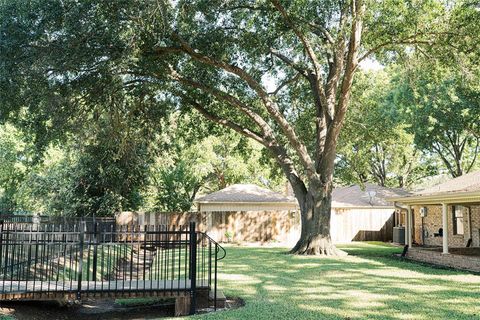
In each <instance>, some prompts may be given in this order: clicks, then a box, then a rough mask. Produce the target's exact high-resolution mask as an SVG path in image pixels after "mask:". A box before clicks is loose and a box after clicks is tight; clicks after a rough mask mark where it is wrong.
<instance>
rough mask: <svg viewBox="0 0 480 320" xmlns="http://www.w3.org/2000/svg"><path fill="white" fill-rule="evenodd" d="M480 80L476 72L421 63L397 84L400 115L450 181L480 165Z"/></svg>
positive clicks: (402, 75) (422, 147) (396, 93)
mask: <svg viewBox="0 0 480 320" xmlns="http://www.w3.org/2000/svg"><path fill="white" fill-rule="evenodd" d="M479 78H480V73H479V72H478V67H477V68H469V69H468V71H466V72H464V71H463V70H462V69H461V68H458V67H457V66H455V67H453V66H445V65H444V64H441V63H435V62H432V61H431V59H423V60H422V61H414V64H413V65H412V66H411V69H406V70H404V71H403V72H402V73H401V74H399V77H398V78H397V79H396V80H395V87H396V90H395V92H392V95H393V98H392V99H393V103H394V104H395V105H396V106H397V111H396V112H397V114H398V115H399V116H403V117H404V118H405V119H406V122H407V123H408V125H409V131H410V132H411V133H412V134H414V136H415V143H416V144H417V145H418V147H419V148H420V149H421V150H423V151H424V152H427V153H432V154H435V155H436V156H438V157H439V158H440V159H441V160H442V163H443V165H444V167H445V168H446V169H447V170H448V173H449V174H450V175H451V176H452V177H458V176H461V175H462V174H464V173H468V172H470V171H471V170H472V169H473V168H475V165H476V163H477V157H478V152H479V147H480V139H479V138H480V137H479V136H478V135H476V134H475V132H476V131H477V130H478V127H479V126H480V103H479V101H480V100H479V97H480V90H479V89H480V85H479V82H478V79H479Z"/></svg>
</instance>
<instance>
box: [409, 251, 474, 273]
mask: <svg viewBox="0 0 480 320" xmlns="http://www.w3.org/2000/svg"><path fill="white" fill-rule="evenodd" d="M407 258H409V259H412V260H416V261H421V262H427V263H431V264H436V265H441V266H446V267H450V268H456V269H463V270H469V271H474V272H480V257H478V256H464V255H456V254H442V253H441V252H439V251H433V250H428V249H419V248H410V249H409V250H408V253H407Z"/></svg>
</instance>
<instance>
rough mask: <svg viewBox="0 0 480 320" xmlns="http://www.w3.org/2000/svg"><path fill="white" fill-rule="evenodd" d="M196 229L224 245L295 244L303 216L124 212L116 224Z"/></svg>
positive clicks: (262, 213)
mask: <svg viewBox="0 0 480 320" xmlns="http://www.w3.org/2000/svg"><path fill="white" fill-rule="evenodd" d="M190 222H195V223H196V224H197V228H198V229H199V230H201V231H203V232H206V233H208V234H209V235H210V236H211V237H212V238H213V239H214V240H215V241H221V242H229V241H235V242H267V241H279V242H292V241H295V240H297V239H298V236H299V234H300V233H299V232H300V215H299V213H298V212H297V211H258V212H257V211H247V212H183V213H182V212H173V213H141V212H122V213H121V214H120V215H118V216H117V224H119V225H128V224H139V225H144V224H150V225H157V224H161V225H183V224H185V223H190Z"/></svg>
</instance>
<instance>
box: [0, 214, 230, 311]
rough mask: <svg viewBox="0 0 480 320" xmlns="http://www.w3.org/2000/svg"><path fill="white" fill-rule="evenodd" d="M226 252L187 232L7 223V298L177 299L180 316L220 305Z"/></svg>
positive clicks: (3, 249) (2, 286) (1, 247)
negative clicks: (220, 265)
mask: <svg viewBox="0 0 480 320" xmlns="http://www.w3.org/2000/svg"><path fill="white" fill-rule="evenodd" d="M225 253H226V252H225V250H224V249H223V248H222V247H221V246H220V245H219V244H218V243H216V242H215V241H214V240H212V239H211V238H210V237H209V236H208V235H207V234H205V233H202V232H198V231H196V230H195V224H194V223H191V224H190V225H189V226H187V227H176V228H175V227H166V226H141V227H140V226H131V225H130V226H122V227H116V226H115V225H114V224H111V223H107V224H102V223H97V222H94V223H87V222H86V221H80V222H79V223H62V224H46V223H33V222H18V221H14V222H9V221H0V301H1V300H3V301H5V300H9V301H11V300H20V301H24V300H51V299H56V300H78V301H81V300H82V299H84V298H86V297H91V298H122V297H146V296H156V297H165V298H174V299H175V300H176V304H175V306H176V311H175V312H176V314H177V315H184V314H193V313H195V312H196V309H197V308H198V307H209V306H212V307H214V308H215V309H216V308H217V303H218V301H219V299H218V290H217V271H218V261H219V260H221V259H223V258H224V257H225Z"/></svg>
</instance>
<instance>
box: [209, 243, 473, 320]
mask: <svg viewBox="0 0 480 320" xmlns="http://www.w3.org/2000/svg"><path fill="white" fill-rule="evenodd" d="M368 247H369V246H368V245H367V246H366V247H365V248H363V247H362V248H360V249H361V250H360V249H359V250H354V249H355V246H352V248H351V249H348V248H347V249H346V250H347V251H351V252H353V251H355V254H354V255H351V256H349V257H345V258H321V257H302V256H293V255H285V254H283V253H284V251H285V250H284V249H268V248H230V250H229V255H228V258H227V259H226V260H225V261H224V262H223V263H222V265H221V269H220V270H221V275H220V278H221V282H220V285H221V287H222V289H224V290H225V291H226V293H227V294H228V295H238V296H241V297H243V298H245V300H246V307H245V308H241V309H238V310H235V311H228V312H226V313H223V314H222V316H221V317H220V318H219V319H235V318H236V319H238V318H245V319H247V318H251V319H273V318H276V319H365V318H368V319H405V318H410V319H447V318H448V319H475V318H480V316H479V314H480V307H479V306H478V297H479V292H480V277H478V276H475V275H471V274H468V273H463V272H458V271H449V270H438V269H433V268H430V267H426V266H416V265H413V264H411V263H408V262H403V261H398V260H394V259H389V258H388V256H387V253H388V252H387V251H385V250H386V249H383V250H382V249H381V248H380V249H379V248H377V247H376V246H371V248H370V249H371V250H369V248H368ZM357 249H358V248H357ZM387 249H388V250H390V249H389V248H387ZM210 317H212V318H216V317H217V315H215V314H212V315H209V316H208V318H210Z"/></svg>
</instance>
